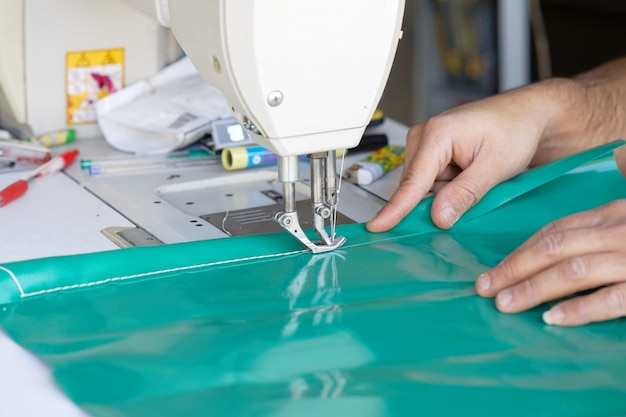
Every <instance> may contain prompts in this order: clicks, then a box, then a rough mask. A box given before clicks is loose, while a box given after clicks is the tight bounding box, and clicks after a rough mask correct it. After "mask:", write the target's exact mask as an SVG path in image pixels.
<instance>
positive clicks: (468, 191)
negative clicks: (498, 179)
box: [456, 181, 481, 207]
mask: <svg viewBox="0 0 626 417" xmlns="http://www.w3.org/2000/svg"><path fill="white" fill-rule="evenodd" d="M456 190H457V191H456V192H457V195H458V197H459V200H460V201H468V199H467V198H466V197H468V196H469V207H472V206H474V205H475V204H476V203H477V202H478V200H479V198H480V195H481V193H480V187H479V186H478V185H477V184H475V183H473V182H470V181H459V182H458V183H457V184H456Z"/></svg>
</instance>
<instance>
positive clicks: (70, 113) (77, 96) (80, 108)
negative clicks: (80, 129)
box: [65, 48, 124, 125]
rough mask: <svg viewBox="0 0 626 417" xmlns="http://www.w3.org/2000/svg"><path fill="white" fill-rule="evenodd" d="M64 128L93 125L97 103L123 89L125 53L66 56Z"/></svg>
mask: <svg viewBox="0 0 626 417" xmlns="http://www.w3.org/2000/svg"><path fill="white" fill-rule="evenodd" d="M65 67H66V74H67V79H66V86H67V87H66V95H67V124H68V125H75V124H82V123H93V122H95V121H96V110H95V104H96V101H98V100H99V99H101V98H102V97H104V96H106V95H107V94H110V93H114V92H115V91H117V90H120V89H121V88H122V87H123V86H124V49H123V48H115V49H103V50H98V51H78V52H68V53H67V55H66V65H65Z"/></svg>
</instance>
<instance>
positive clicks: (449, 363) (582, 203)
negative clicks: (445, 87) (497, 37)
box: [0, 142, 626, 417]
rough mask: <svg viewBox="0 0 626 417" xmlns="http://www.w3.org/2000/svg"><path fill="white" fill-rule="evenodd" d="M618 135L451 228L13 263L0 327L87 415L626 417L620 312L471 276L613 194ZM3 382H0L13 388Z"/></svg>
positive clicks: (507, 191) (276, 238)
mask: <svg viewBox="0 0 626 417" xmlns="http://www.w3.org/2000/svg"><path fill="white" fill-rule="evenodd" d="M621 144H623V142H616V143H613V144H609V145H606V146H604V147H601V148H596V149H592V150H590V151H587V152H584V153H581V154H578V155H574V156H572V157H569V158H566V159H563V160H560V161H557V162H555V163H553V164H549V165H546V166H543V167H541V168H537V169H533V170H530V171H527V172H525V173H523V174H521V175H519V176H518V177H516V178H514V179H512V180H510V181H508V182H506V183H503V184H501V185H499V186H498V187H496V188H494V189H493V190H492V191H491V192H490V193H489V194H488V195H487V196H486V197H485V198H484V199H483V200H482V201H481V202H480V203H479V204H477V205H476V206H475V207H474V208H473V209H472V210H471V211H470V212H468V213H467V215H466V216H464V217H463V218H462V219H461V221H459V223H458V224H457V225H456V226H455V227H454V228H453V229H452V230H450V231H441V230H439V229H437V228H436V227H434V225H433V224H432V222H431V221H430V218H429V210H430V204H431V200H430V199H426V200H424V201H423V202H422V203H421V204H420V205H419V206H418V207H417V208H416V209H415V210H414V211H413V212H412V213H411V214H410V215H409V216H408V217H407V218H406V219H405V220H404V221H403V222H402V223H401V224H400V225H399V226H398V227H396V228H394V229H393V230H392V231H389V232H386V233H381V234H371V233H367V232H366V231H365V228H364V227H363V225H360V224H357V225H346V226H341V227H339V230H338V232H339V233H340V234H341V235H344V236H346V237H347V239H348V242H347V243H346V245H345V246H344V247H342V248H340V249H339V250H337V251H335V252H332V253H327V254H321V255H311V254H310V253H308V252H306V251H303V250H302V249H301V248H300V246H299V245H298V244H297V243H296V242H295V241H294V240H293V239H292V238H291V237H290V236H288V235H287V234H286V233H280V234H272V235H265V236H248V237H237V238H228V239H222V240H212V241H204V242H195V243H186V244H177V245H166V246H161V247H150V248H132V249H124V250H117V251H111V252H104V253H97V254H87V255H77V256H69V257H61V258H49V259H37V260H32V261H26V262H19V263H12V264H5V265H0V305H1V307H0V325H1V326H2V327H3V328H4V329H5V330H6V332H7V333H8V334H9V335H10V336H11V337H12V338H14V340H16V341H17V342H18V343H20V344H21V345H22V346H24V347H25V348H27V349H30V350H31V351H33V352H34V353H35V354H37V355H38V356H39V357H41V358H42V359H43V360H44V361H45V362H46V363H47V364H48V365H49V366H50V367H51V369H52V372H53V375H54V377H55V379H56V381H57V382H58V384H59V386H60V387H61V388H62V389H63V390H64V391H65V392H66V393H67V394H68V395H69V397H70V398H71V399H72V400H73V401H75V402H76V403H77V404H79V405H80V406H81V407H82V408H84V409H85V410H86V411H87V412H89V413H91V414H92V415H93V416H98V417H122V416H124V417H126V416H128V417H143V416H150V417H160V416H179V415H184V416H212V415H220V416H320V415H321V416H324V417H332V416H342V417H345V416H372V417H375V416H418V415H424V416H620V415H626V320H625V319H619V320H613V321H609V322H605V323H597V324H592V325H588V326H584V327H579V328H560V327H553V326H547V325H545V324H544V323H543V322H542V321H541V313H542V312H543V311H545V310H546V309H547V308H549V306H546V305H543V306H540V307H538V308H536V309H533V310H531V311H528V312H525V313H520V314H515V315H505V314H502V313H499V312H497V310H496V309H495V307H494V303H493V300H489V299H483V298H480V297H478V296H477V295H476V294H475V291H474V281H475V278H476V277H477V276H478V275H479V274H480V273H481V272H482V271H484V270H485V269H487V268H489V267H492V266H494V265H496V264H497V263H498V262H499V261H500V260H501V259H502V258H503V257H504V256H505V255H507V254H508V253H509V252H510V251H511V250H513V249H514V248H515V247H516V246H518V245H519V244H520V243H522V242H523V241H524V239H526V238H527V237H529V236H530V235H531V234H532V233H534V232H535V231H537V230H538V229H539V228H540V227H541V226H543V225H545V224H546V223H548V222H550V221H552V220H555V219H557V218H560V217H563V216H565V215H568V214H571V213H574V212H578V211H582V210H587V209H590V208H593V207H597V206H599V205H602V204H605V203H607V202H610V201H612V200H615V199H618V198H626V180H624V178H623V177H622V176H621V175H620V173H619V171H618V170H617V169H616V167H615V164H614V161H613V158H612V151H613V149H614V148H615V147H617V146H620V145H621ZM0 389H1V388H0Z"/></svg>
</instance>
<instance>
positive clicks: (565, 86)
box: [528, 58, 626, 165]
mask: <svg viewBox="0 0 626 417" xmlns="http://www.w3.org/2000/svg"><path fill="white" fill-rule="evenodd" d="M528 88H529V89H530V90H533V93H535V94H537V95H538V97H540V100H542V101H543V104H541V106H542V107H543V106H545V115H546V122H545V126H544V129H543V134H542V137H541V140H540V142H539V148H538V150H537V153H536V155H535V158H534V159H533V161H532V165H538V164H542V163H545V162H548V161H552V160H554V159H557V158H560V157H563V156H566V155H570V154H572V153H575V152H579V151H582V150H584V149H588V148H591V147H594V146H598V145H601V144H604V143H607V142H610V141H613V140H615V139H625V138H626V58H621V59H618V60H615V61H612V62H609V63H607V64H604V65H602V66H600V67H597V68H595V69H593V70H591V71H589V72H586V73H583V74H580V75H579V76H577V77H574V78H572V79H563V78H555V79H551V80H546V81H543V82H539V83H537V84H534V85H532V86H529V87H528Z"/></svg>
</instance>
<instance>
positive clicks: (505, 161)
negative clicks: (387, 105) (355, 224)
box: [367, 86, 559, 232]
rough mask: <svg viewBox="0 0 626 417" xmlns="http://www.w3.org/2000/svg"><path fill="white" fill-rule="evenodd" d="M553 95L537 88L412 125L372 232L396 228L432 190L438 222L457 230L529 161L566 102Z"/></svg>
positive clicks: (532, 87) (488, 100) (440, 224)
mask: <svg viewBox="0 0 626 417" xmlns="http://www.w3.org/2000/svg"><path fill="white" fill-rule="evenodd" d="M549 93H550V89H547V88H538V87H537V86H531V87H526V88H523V89H519V90H513V91H510V92H507V93H504V94H500V95H497V96H493V97H489V98H487V99H484V100H481V101H477V102H473V103H470V104H466V105H463V106H460V107H457V108H454V109H452V110H450V111H447V112H445V113H442V114H441V115H439V116H435V117H433V118H432V119H430V120H429V121H427V122H426V123H423V124H420V125H417V126H415V127H413V128H412V129H411V130H410V132H409V135H408V137H407V144H406V159H405V163H404V169H403V173H402V180H401V182H400V185H399V187H398V189H397V190H396V192H395V193H394V195H393V196H392V197H391V199H390V200H389V202H388V203H387V205H386V206H385V207H384V208H383V209H382V210H381V211H380V213H379V214H378V215H377V216H376V217H375V218H374V219H373V220H370V221H369V222H368V223H367V228H368V230H370V231H372V232H380V231H385V230H388V229H391V228H392V227H394V226H395V225H396V224H398V223H399V222H400V220H402V218H404V217H405V216H406V215H407V214H408V213H409V212H410V211H411V210H412V209H413V208H414V207H415V206H416V205H417V203H419V201H420V200H421V199H422V198H423V197H424V196H425V195H426V194H427V193H428V192H429V191H431V190H433V189H434V191H437V195H436V197H435V199H434V201H433V206H432V213H431V215H432V219H433V221H434V223H435V224H436V225H437V226H439V227H440V228H443V229H448V228H450V227H452V226H453V225H454V223H455V222H456V221H457V220H458V219H459V218H460V217H461V216H462V215H463V213H465V212H466V211H467V210H468V209H469V208H470V207H472V206H473V205H474V204H475V203H476V202H477V201H478V200H479V199H481V198H482V197H483V196H484V195H485V193H486V192H487V191H488V190H489V189H490V188H492V187H493V186H494V185H496V184H498V183H500V182H502V181H504V180H507V179H509V178H511V177H513V176H514V175H516V174H517V173H519V172H521V171H522V170H523V169H525V168H526V167H527V166H528V164H529V163H530V161H531V160H532V158H533V156H534V155H535V153H536V150H537V146H538V142H539V140H540V138H541V136H542V134H543V131H544V129H545V126H546V124H547V123H548V121H549V120H550V119H551V118H553V115H552V109H554V108H558V107H559V106H557V105H556V104H555V103H553V101H552V99H551V98H550V96H549ZM539 104H541V105H539Z"/></svg>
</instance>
